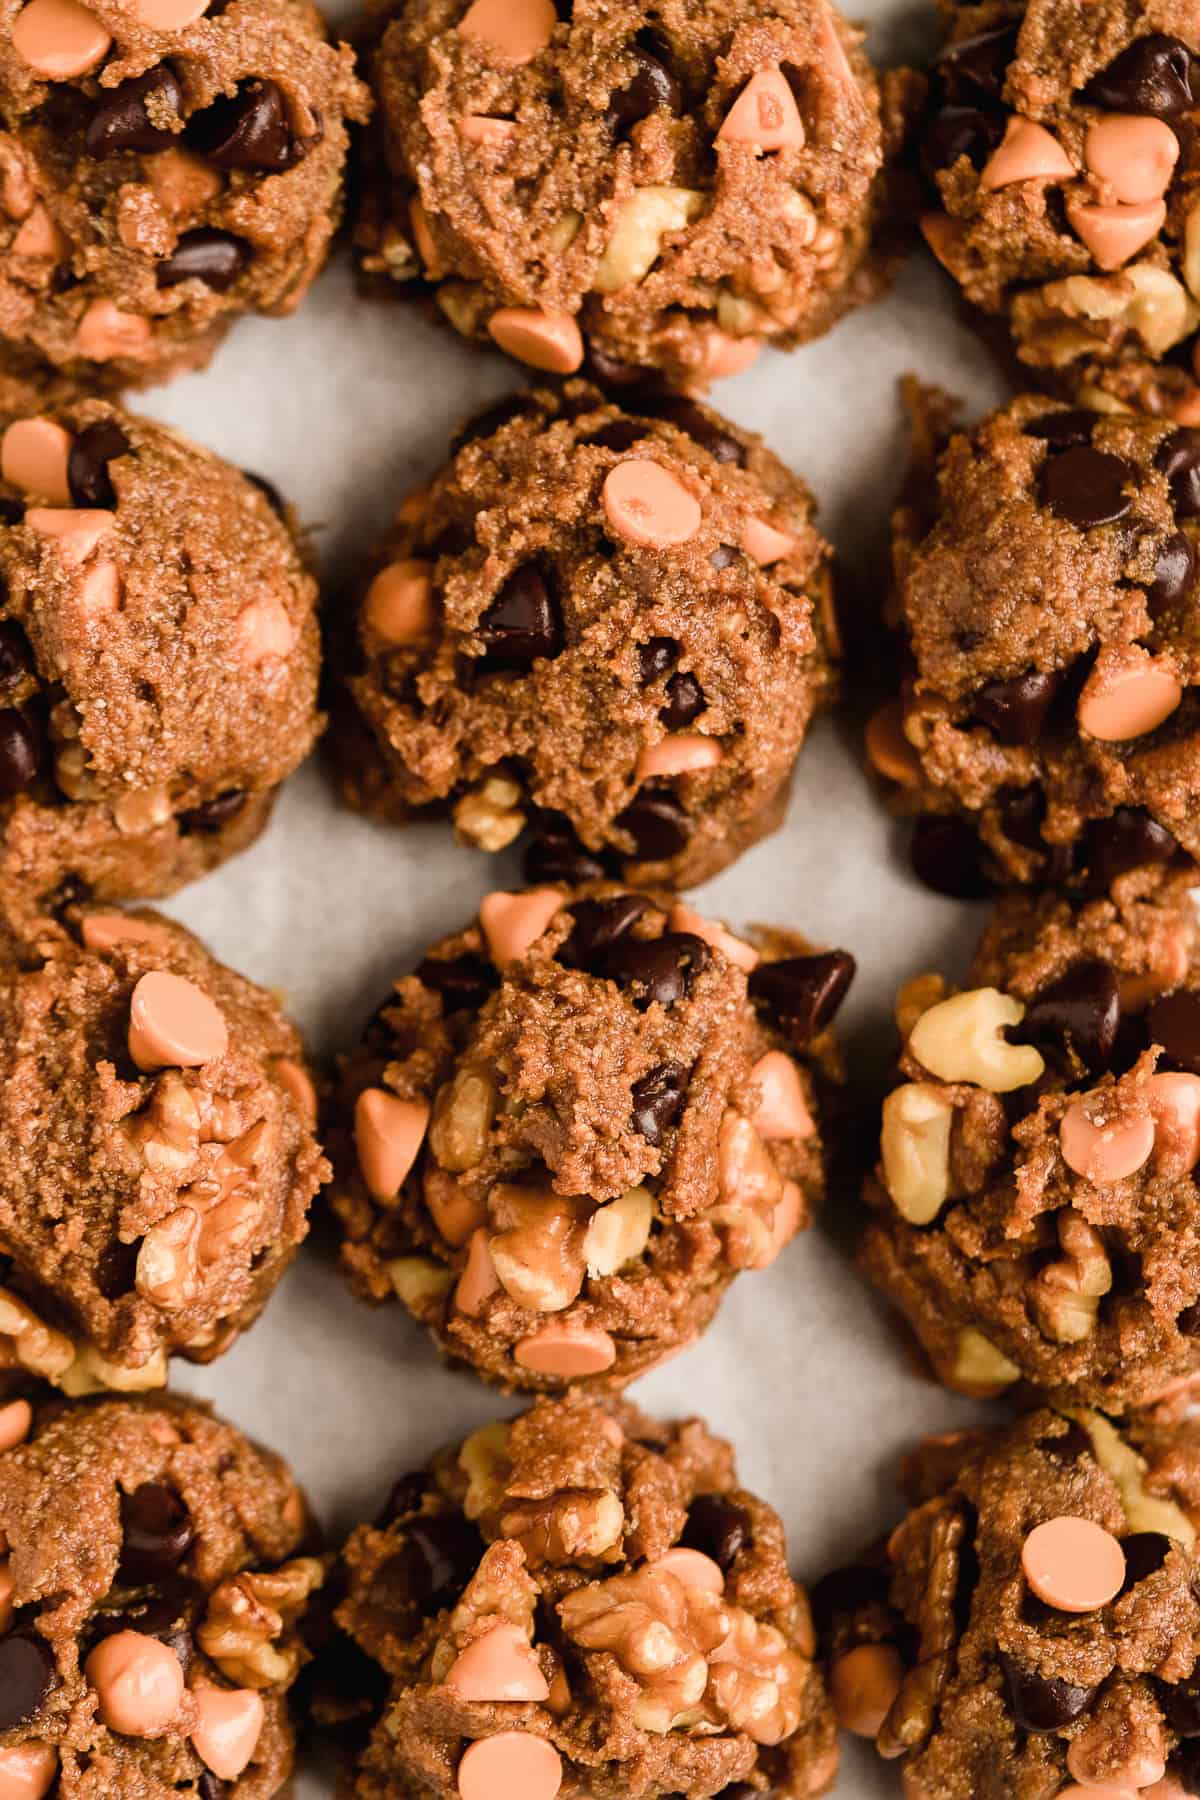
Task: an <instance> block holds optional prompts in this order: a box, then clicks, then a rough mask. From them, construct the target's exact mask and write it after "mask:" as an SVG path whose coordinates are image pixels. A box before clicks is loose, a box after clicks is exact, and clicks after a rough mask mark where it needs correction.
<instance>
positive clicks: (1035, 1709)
mask: <svg viewBox="0 0 1200 1800" xmlns="http://www.w3.org/2000/svg"><path fill="white" fill-rule="evenodd" d="M900 1486H901V1489H902V1491H903V1493H904V1497H905V1499H906V1501H907V1502H908V1504H909V1506H910V1507H911V1509H912V1510H911V1511H909V1513H908V1514H907V1516H906V1517H905V1518H904V1519H903V1520H902V1522H901V1523H900V1524H899V1525H898V1526H897V1527H896V1529H895V1530H894V1531H893V1533H892V1535H891V1536H890V1537H889V1538H888V1539H887V1540H886V1542H885V1543H881V1544H879V1545H876V1546H875V1547H874V1548H873V1549H872V1550H871V1551H869V1552H867V1553H866V1554H865V1555H864V1556H863V1557H862V1559H861V1561H859V1562H858V1563H855V1564H852V1565H849V1566H847V1567H846V1568H844V1569H839V1570H837V1571H835V1572H834V1573H832V1574H830V1575H828V1576H826V1577H825V1578H824V1579H823V1580H822V1581H820V1582H818V1583H817V1584H816V1585H815V1587H814V1588H813V1593H812V1606H813V1615H814V1618H815V1620H816V1623H817V1629H818V1633H819V1636H820V1640H821V1647H822V1650H823V1652H824V1654H825V1656H826V1658H827V1662H828V1665H829V1666H830V1672H831V1680H832V1683H833V1686H834V1691H835V1693H836V1692H837V1684H838V1667H839V1664H840V1663H841V1661H842V1659H843V1658H844V1657H847V1656H852V1655H853V1654H854V1653H855V1652H856V1651H858V1652H860V1653H861V1652H863V1651H865V1650H866V1649H867V1647H879V1649H880V1650H881V1651H882V1653H883V1656H882V1657H872V1658H870V1660H871V1661H873V1662H876V1663H877V1665H878V1666H882V1661H883V1657H886V1658H887V1660H888V1661H889V1662H892V1660H893V1659H896V1661H895V1662H894V1664H893V1666H894V1667H895V1669H896V1677H898V1681H899V1686H898V1692H897V1693H896V1695H895V1699H894V1702H893V1704H892V1705H891V1707H890V1709H889V1710H888V1711H887V1713H886V1717H885V1718H884V1720H883V1722H882V1724H880V1725H879V1726H878V1728H877V1730H876V1731H872V1732H870V1733H869V1735H872V1736H874V1737H875V1741H876V1745H877V1748H878V1749H879V1750H880V1752H881V1753H882V1754H883V1755H884V1756H885V1757H887V1758H888V1759H889V1760H895V1759H896V1758H902V1759H903V1760H902V1763H901V1771H902V1774H901V1779H902V1782H903V1789H904V1792H905V1793H906V1794H908V1795H912V1796H914V1800H915V1797H917V1796H930V1797H931V1800H932V1796H935V1795H936V1796H937V1800H981V1797H982V1796H987V1800H1044V1797H1045V1796H1048V1795H1053V1794H1057V1793H1059V1792H1060V1790H1061V1791H1062V1792H1063V1793H1064V1794H1066V1793H1070V1794H1072V1795H1074V1794H1080V1795H1082V1794H1083V1793H1084V1792H1087V1793H1093V1792H1099V1791H1101V1789H1103V1791H1105V1792H1109V1791H1113V1790H1116V1791H1118V1792H1123V1791H1125V1790H1124V1789H1123V1788H1122V1787H1121V1786H1120V1782H1119V1777H1120V1774H1121V1772H1122V1771H1123V1770H1128V1771H1131V1772H1132V1771H1137V1773H1139V1774H1140V1775H1141V1776H1142V1778H1143V1783H1142V1784H1143V1785H1145V1786H1146V1787H1147V1788H1150V1787H1151V1785H1152V1782H1153V1780H1154V1774H1153V1771H1154V1770H1155V1769H1157V1770H1158V1773H1159V1775H1160V1776H1161V1773H1162V1765H1163V1764H1165V1765H1166V1770H1167V1776H1166V1779H1165V1780H1164V1781H1163V1782H1162V1785H1161V1786H1154V1787H1153V1792H1154V1793H1155V1794H1158V1793H1162V1794H1163V1795H1164V1796H1165V1795H1168V1794H1170V1795H1179V1796H1183V1795H1186V1794H1194V1793H1195V1792H1196V1791H1197V1782H1198V1781H1200V1756H1198V1754H1197V1749H1198V1739H1197V1730H1198V1727H1200V1711H1198V1707H1200V1681H1198V1680H1197V1669H1196V1652H1197V1645H1198V1644H1200V1603H1198V1601H1197V1597H1196V1591H1195V1589H1196V1563H1195V1556H1194V1550H1195V1534H1196V1522H1197V1518H1198V1517H1200V1513H1198V1511H1197V1500H1198V1498H1200V1434H1198V1432H1197V1428H1196V1426H1195V1425H1194V1424H1189V1425H1185V1426H1182V1427H1176V1428H1173V1429H1171V1430H1169V1431H1161V1430H1154V1429H1150V1428H1147V1427H1145V1426H1143V1427H1141V1428H1140V1429H1138V1430H1137V1431H1134V1432H1132V1433H1131V1434H1128V1435H1126V1436H1119V1435H1118V1434H1117V1432H1116V1431H1114V1429H1113V1427H1112V1425H1111V1424H1110V1423H1109V1422H1108V1421H1107V1420H1106V1419H1104V1418H1103V1417H1102V1416H1100V1415H1099V1414H1096V1413H1089V1412H1086V1411H1081V1412H1079V1413H1077V1414H1075V1415H1073V1416H1071V1417H1067V1416H1064V1415H1063V1414H1061V1413H1057V1412H1052V1411H1050V1410H1049V1409H1046V1408H1042V1409H1040V1410H1037V1411H1034V1412H1031V1413H1029V1414H1027V1415H1026V1416H1025V1417H1023V1418H1022V1419H1020V1420H1019V1421H1018V1422H1017V1423H1016V1424H1015V1425H1013V1426H1012V1427H1011V1428H1009V1429H1001V1430H993V1431H974V1432H962V1431H959V1432H951V1433H948V1434H947V1435H946V1436H944V1437H939V1438H931V1439H929V1440H927V1441H926V1442H925V1443H924V1444H922V1445H921V1446H919V1448H918V1449H917V1450H916V1451H915V1452H914V1453H913V1454H912V1455H911V1456H910V1457H908V1458H907V1459H906V1461H905V1464H904V1467H903V1471H902V1476H901V1482H900ZM1055 1518H1058V1519H1062V1518H1068V1519H1081V1520H1087V1521H1090V1522H1091V1523H1093V1524H1094V1525H1096V1526H1099V1527H1100V1528H1101V1529H1102V1530H1103V1531H1105V1532H1108V1533H1109V1534H1111V1535H1112V1536H1113V1537H1115V1538H1117V1539H1118V1540H1119V1541H1120V1544H1121V1548H1122V1551H1123V1553H1124V1557H1125V1580H1124V1583H1123V1585H1122V1587H1121V1589H1120V1592H1119V1593H1118V1594H1117V1595H1116V1596H1115V1597H1114V1598H1113V1599H1112V1600H1111V1601H1110V1602H1109V1603H1108V1604H1105V1605H1103V1606H1099V1607H1093V1608H1092V1609H1091V1610H1089V1611H1086V1612H1079V1613H1067V1612H1063V1611H1059V1610H1057V1609H1056V1608H1055V1607H1053V1606H1051V1605H1049V1604H1047V1603H1046V1602H1045V1601H1044V1600H1042V1599H1040V1598H1039V1597H1038V1595H1037V1594H1035V1593H1034V1592H1033V1591H1032V1589H1031V1587H1030V1586H1029V1583H1028V1580H1027V1579H1026V1577H1025V1574H1024V1572H1023V1568H1022V1554H1021V1553H1022V1548H1023V1545H1024V1542H1025V1539H1026V1538H1027V1536H1028V1534H1029V1533H1030V1532H1031V1531H1032V1530H1034V1529H1035V1528H1036V1527H1037V1526H1039V1525H1042V1524H1044V1523H1046V1522H1047V1521H1050V1520H1053V1519H1055ZM848 1666H850V1665H847V1667H848ZM893 1679H895V1678H893ZM873 1723H874V1721H869V1720H867V1719H865V1718H864V1719H860V1720H859V1721H857V1722H856V1726H855V1728H856V1729H858V1730H859V1731H860V1732H862V1733H863V1735H867V1734H868V1732H867V1730H866V1729H864V1728H866V1727H869V1725H871V1724H873ZM1068 1759H1070V1763H1068ZM1084 1774H1093V1775H1094V1776H1095V1777H1096V1778H1097V1779H1096V1781H1095V1784H1094V1785H1093V1783H1091V1782H1088V1781H1082V1782H1081V1785H1079V1786H1078V1787H1077V1786H1075V1785H1074V1784H1075V1783H1076V1782H1080V1781H1081V1775H1084ZM1146 1775H1150V1776H1151V1781H1150V1782H1145V1780H1144V1778H1145V1776H1146ZM1176 1784H1177V1785H1176ZM1129 1791H1130V1792H1132V1791H1133V1790H1132V1788H1130V1789H1129Z"/></svg>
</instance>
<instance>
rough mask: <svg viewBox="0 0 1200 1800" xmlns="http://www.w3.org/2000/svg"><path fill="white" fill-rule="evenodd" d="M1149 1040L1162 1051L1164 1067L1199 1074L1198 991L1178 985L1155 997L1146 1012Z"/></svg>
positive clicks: (1199, 1024) (1199, 996) (1199, 1023)
mask: <svg viewBox="0 0 1200 1800" xmlns="http://www.w3.org/2000/svg"><path fill="white" fill-rule="evenodd" d="M1146 1024H1147V1026H1148V1028H1149V1032H1150V1041H1151V1043H1153V1044H1158V1045H1159V1047H1160V1048H1161V1050H1162V1053H1163V1056H1162V1066H1163V1067H1164V1068H1171V1069H1182V1070H1184V1071H1185V1073H1187V1074H1188V1075H1200V994H1196V993H1192V992H1190V991H1189V990H1188V989H1186V988H1181V989H1180V990H1179V992H1178V993H1176V994H1165V995H1164V996H1163V997H1162V999H1161V1000H1156V1001H1155V1002H1154V1004H1153V1006H1152V1007H1151V1008H1150V1010H1149V1012H1148V1013H1147V1014H1146Z"/></svg>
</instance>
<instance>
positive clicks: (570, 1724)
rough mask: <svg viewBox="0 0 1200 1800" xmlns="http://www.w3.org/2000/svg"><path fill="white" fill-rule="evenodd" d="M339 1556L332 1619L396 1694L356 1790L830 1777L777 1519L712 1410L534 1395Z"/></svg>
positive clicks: (636, 1786) (811, 1781)
mask: <svg viewBox="0 0 1200 1800" xmlns="http://www.w3.org/2000/svg"><path fill="white" fill-rule="evenodd" d="M344 1569H345V1578H346V1580H347V1584H348V1594H347V1598H346V1600H345V1602H344V1604H343V1605H342V1607H341V1608H340V1610H339V1613H338V1620H339V1623H340V1625H341V1627H342V1630H343V1631H344V1632H345V1633H346V1634H347V1636H348V1637H349V1638H350V1639H351V1640H352V1641H353V1643H354V1644H355V1645H356V1646H357V1648H358V1650H359V1651H360V1652H365V1653H366V1656H367V1657H368V1658H370V1659H371V1661H372V1662H373V1663H374V1664H376V1665H377V1666H378V1667H379V1669H381V1670H382V1672H383V1674H384V1676H385V1678H386V1680H387V1682H388V1683H389V1685H390V1692H389V1693H388V1695H387V1698H386V1700H385V1701H384V1703H383V1705H382V1710H381V1712H380V1713H379V1716H378V1721H377V1723H376V1724H375V1728H374V1732H373V1735H372V1736H371V1739H370V1743H369V1746H368V1748H367V1749H366V1751H365V1753H364V1754H363V1755H362V1757H361V1759H360V1761H359V1763H358V1765H357V1768H356V1770H355V1772H354V1775H353V1778H352V1780H351V1782H350V1783H349V1784H348V1788H347V1791H348V1792H352V1793H353V1794H355V1795H356V1796H359V1797H360V1800H383V1796H385V1795H393V1794H397V1793H405V1794H408V1793H412V1794H417V1793H421V1794H428V1795H430V1796H431V1800H470V1797H471V1796H472V1795H476V1794H492V1795H499V1794H510V1793H512V1794H517V1793H520V1794H522V1795H523V1796H524V1797H525V1800H553V1796H554V1795H555V1794H556V1793H557V1792H559V1791H560V1790H561V1792H562V1793H564V1794H591V1795H595V1796H596V1800H619V1797H620V1796H622V1795H625V1794H628V1793H631V1792H636V1793H638V1794H642V1795H644V1796H646V1800H660V1797H662V1800H665V1796H667V1795H681V1796H688V1797H691V1796H696V1797H697V1800H698V1797H699V1796H702V1795H712V1794H718V1793H723V1792H725V1791H726V1790H729V1789H732V1790H733V1791H734V1792H735V1793H741V1792H746V1793H749V1792H751V1791H753V1792H755V1793H768V1792H769V1793H774V1794H777V1795H779V1796H780V1797H781V1800H791V1797H792V1796H795V1797H797V1800H798V1797H799V1796H808V1795H817V1794H820V1793H823V1792H825V1790H826V1789H827V1788H828V1786H829V1785H830V1783H831V1782H832V1780H833V1776H834V1772H835V1770H836V1767H837V1744H836V1738H835V1733H834V1728H833V1721H832V1717H831V1714H830V1710H829V1705H828V1702H827V1700H826V1698H825V1693H824V1689H823V1687H822V1685H821V1681H820V1677H819V1676H818V1674H817V1672H816V1670H815V1669H814V1667H813V1664H812V1660H811V1658H812V1654H813V1638H812V1626H811V1621H810V1616H809V1610H808V1601H807V1598H806V1596H805V1594H804V1591H803V1589H802V1588H800V1587H798V1586H797V1585H796V1583H795V1582H794V1581H793V1580H792V1579H791V1576H790V1575H789V1574H788V1567H787V1560H786V1552H785V1545H784V1538H783V1527H782V1525H781V1523H780V1520H779V1518H778V1516H777V1514H776V1513H775V1512H773V1511H772V1509H771V1508H770V1507H769V1506H767V1505H765V1504H764V1503H763V1502H762V1501H761V1500H759V1499H757V1498H756V1497H755V1496H754V1495H753V1494H749V1493H747V1492H746V1490H745V1489H744V1488H742V1487H740V1486H739V1484H738V1480H737V1471H736V1468H735V1465H734V1460H733V1454H732V1452H731V1450H730V1448H729V1446H728V1444H726V1443H723V1442H722V1441H721V1440H720V1439H718V1438H714V1437H712V1436H711V1435H710V1434H709V1432H708V1431H707V1430H706V1429H705V1427H704V1426H703V1425H702V1424H701V1423H700V1421H699V1420H695V1419H693V1420H689V1421H687V1422H685V1423H682V1424H671V1425H658V1424H656V1423H655V1422H653V1421H652V1420H650V1419H648V1418H646V1417H645V1416H644V1415H643V1414H641V1413H638V1412H635V1411H634V1410H633V1408H631V1407H617V1408H615V1409H613V1410H611V1411H610V1410H608V1409H606V1408H603V1407H601V1406H598V1405H595V1404H593V1403H591V1402H590V1401H587V1400H584V1399H583V1398H581V1397H580V1396H578V1395H573V1396H571V1397H570V1398H568V1399H566V1400H555V1401H551V1400H546V1399H543V1400H539V1401H538V1402H537V1404H536V1405H535V1406H534V1408H533V1409H532V1411H531V1412H528V1413H526V1414H524V1415H523V1416H522V1417H520V1418H518V1419H516V1420H514V1421H513V1423H512V1424H511V1425H492V1426H487V1427H485V1428H484V1429H483V1430H482V1431H478V1432H476V1434H475V1435H474V1437H471V1438H469V1439H468V1440H467V1441H466V1443H465V1444H463V1445H461V1446H460V1447H456V1448H455V1449H452V1450H449V1451H447V1452H445V1453H444V1454H442V1455H440V1456H438V1457H435V1458H434V1460H433V1462H432V1464H431V1465H430V1467H429V1468H428V1469H427V1470H426V1471H424V1472H420V1473H416V1474H413V1475H410V1476H407V1477H405V1479H404V1480H402V1481H401V1482H399V1483H398V1484H397V1486H396V1488H395V1489H394V1491H393V1494H392V1497H391V1501H390V1502H389V1505H388V1507H387V1509H386V1511H385V1513H384V1515H383V1518H382V1520H381V1521H380V1523H379V1524H378V1525H377V1526H374V1527H372V1526H363V1527H360V1529H359V1530H358V1531H356V1532H354V1533H353V1535H352V1536H351V1538H350V1542H349V1544H348V1545H347V1547H346V1551H345V1555H344ZM651 1646H653V1649H651ZM739 1784H746V1786H745V1787H744V1788H743V1787H742V1786H740V1785H739Z"/></svg>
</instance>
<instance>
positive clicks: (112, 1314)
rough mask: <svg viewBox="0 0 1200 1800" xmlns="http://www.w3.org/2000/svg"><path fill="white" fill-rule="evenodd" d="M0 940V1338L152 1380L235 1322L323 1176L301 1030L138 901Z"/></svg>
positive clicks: (130, 1381)
mask: <svg viewBox="0 0 1200 1800" xmlns="http://www.w3.org/2000/svg"><path fill="white" fill-rule="evenodd" d="M73 930H74V931H75V932H76V933H77V940H76V938H75V937H73V936H71V935H70V934H68V932H66V931H63V930H59V929H58V928H51V929H48V930H46V931H45V932H43V933H41V934H40V935H39V936H38V937H36V938H33V939H26V940H22V941H14V940H11V939H10V940H8V941H7V942H0V1046H3V1049H2V1051H0V1253H2V1254H3V1257H4V1270H3V1283H4V1285H3V1288H2V1289H0V1346H2V1348H3V1351H4V1361H5V1363H6V1364H7V1365H8V1366H9V1367H13V1366H15V1367H17V1368H18V1369H25V1370H27V1371H29V1372H30V1373H32V1374H36V1375H40V1376H43V1377H45V1378H46V1379H48V1380H50V1381H53V1382H54V1383H55V1384H56V1385H57V1386H59V1387H62V1388H63V1389H65V1391H66V1392H68V1393H71V1394H76V1393H87V1392H90V1391H92V1390H93V1389H94V1388H100V1387H113V1388H150V1387H155V1386H158V1385H160V1384H161V1383H162V1382H163V1381H165V1380H166V1375H167V1358H168V1356H170V1355H171V1354H173V1353H178V1354H180V1355H183V1356H186V1357H188V1358H190V1359H191V1360H192V1361H196V1362H207V1361H209V1360H211V1358H213V1357H214V1356H219V1355H220V1354H221V1353H222V1351H224V1350H226V1349H228V1347H229V1345H230V1344H231V1343H232V1342H233V1341H234V1339H235V1338H236V1337H237V1335H238V1333H239V1332H240V1331H242V1330H244V1329H245V1327H246V1326H248V1325H250V1324H251V1323H252V1322H253V1321H254V1319H255V1318H257V1316H258V1314H259V1312H260V1311H261V1310H262V1308H263V1306H264V1305H265V1304H266V1302H267V1300H268V1298H269V1297H270V1295H271V1292H272V1290H273V1289H274V1287H275V1284H276V1282H277V1281H278V1280H279V1278H280V1276H281V1275H282V1274H283V1272H284V1270H285V1269H286V1268H287V1265H288V1263H289V1262H290V1261H291V1259H292V1257H293V1255H294V1254H295V1251H296V1247H297V1245H298V1244H299V1243H300V1241H301V1239H302V1238H303V1237H304V1235H305V1232H306V1231H307V1229H308V1227H307V1219H306V1215H307V1212H308V1207H309V1203H310V1201H311V1200H312V1198H313V1195H314V1194H315V1193H316V1191H317V1189H318V1188H319V1186H320V1185H321V1182H322V1180H323V1179H325V1178H326V1177H327V1176H328V1167H327V1165H326V1163H325V1162H324V1159H323V1158H322V1156H321V1151H320V1148H319V1146H318V1145H317V1143H316V1142H315V1140H314V1137H313V1128H314V1124H315V1113H316V1100H315V1095H314V1092H313V1084H312V1081H311V1079H310V1077H309V1075H308V1074H307V1072H306V1070H305V1066H304V1049H303V1045H302V1043H301V1039H300V1035H299V1033H298V1032H297V1031H296V1030H295V1028H294V1027H293V1026H292V1025H291V1024H289V1022H288V1021H287V1020H286V1019H285V1018H284V1017H283V1014H282V1013H281V1012H280V1010H279V1007H278V1005H277V1003H276V1001H275V1000H274V999H273V998H272V997H271V995H269V994H268V993H266V992H265V991H264V990H263V989H262V988H258V987H255V986H253V984H252V983H250V982H248V981H244V980H243V979H242V977H241V976H240V975H235V974H234V973H233V971H232V970H230V969H227V968H225V967H224V966H223V965H222V964H221V963H219V962H217V961H216V960H215V959H214V958H213V957H212V956H210V955H209V954H208V952H207V951H206V950H205V949H204V947H203V945H201V944H200V943H199V942H198V941H197V939H195V938H194V937H193V936H192V935H191V933H190V932H187V931H185V930H184V929H183V928H182V926H179V925H176V924H174V923H173V922H172V921H170V920H168V919H164V918H161V917H159V916H157V915H155V914H153V913H119V914H118V913H104V912H99V911H92V910H88V911H85V912H83V913H82V914H81V915H78V916H77V918H76V919H75V921H74V925H73Z"/></svg>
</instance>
